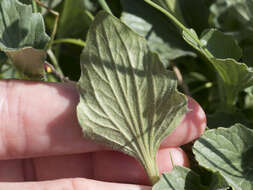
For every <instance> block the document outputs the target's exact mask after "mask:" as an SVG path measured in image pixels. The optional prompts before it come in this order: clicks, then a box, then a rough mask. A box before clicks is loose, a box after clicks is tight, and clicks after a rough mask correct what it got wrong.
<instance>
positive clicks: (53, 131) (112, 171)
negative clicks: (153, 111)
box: [0, 80, 206, 190]
mask: <svg viewBox="0 0 253 190" xmlns="http://www.w3.org/2000/svg"><path fill="white" fill-rule="evenodd" d="M78 101H79V97H78V93H77V91H76V90H75V88H74V86H73V85H71V84H66V83H65V84H64V83H41V82H24V81H17V80H2V81H1V80H0V160H1V161H0V181H1V183H0V190H17V189H19V190H37V189H48V190H51V189H52V190H57V189H66V190H81V189H89V190H107V189H108V190H109V189H110V190H114V189H115V190H118V189H121V190H151V187H149V186H145V185H147V184H148V180H147V177H146V175H145V173H144V171H143V169H142V167H141V166H140V165H139V163H138V162H137V161H136V160H135V159H134V158H131V157H129V156H127V155H124V154H122V153H119V152H115V151H111V150H109V149H108V148H106V147H103V146H101V145H97V144H95V143H93V142H91V141H89V140H85V139H83V137H82V132H81V128H80V127H79V125H78V121H77V118H76V111H75V110H76V105H77V103H78ZM188 107H189V108H190V110H191V112H188V113H187V114H186V115H185V116H184V119H183V120H182V122H181V124H180V125H179V126H178V127H177V128H176V129H175V130H174V131H173V132H172V133H171V134H170V135H169V137H167V138H166V139H165V140H164V141H163V143H162V145H161V148H160V150H159V152H158V157H157V162H158V166H159V170H160V172H164V171H170V170H171V169H172V164H171V159H170V155H171V156H172V160H173V163H174V164H175V165H181V166H188V160H187V156H186V154H185V153H184V152H183V151H182V150H181V149H180V148H178V146H180V145H182V144H185V143H187V142H190V141H192V140H193V139H196V138H198V137H199V136H200V135H201V134H202V133H203V131H204V128H205V125H206V118H205V114H204V112H203V110H202V109H201V107H200V106H199V105H198V104H197V103H196V102H195V101H194V100H193V99H191V98H189V101H188ZM77 177H79V178H77ZM45 180H50V181H45ZM96 180H101V181H96ZM28 181H32V182H28ZM102 181H108V182H102ZM7 182H9V183H7ZM15 182H22V183H15ZM109 182H110V183H109ZM115 182H120V183H121V184H120V183H115ZM123 183H125V184H123ZM126 183H132V185H131V184H126ZM133 183H134V184H142V185H133Z"/></svg>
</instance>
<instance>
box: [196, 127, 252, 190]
mask: <svg viewBox="0 0 253 190" xmlns="http://www.w3.org/2000/svg"><path fill="white" fill-rule="evenodd" d="M193 152H194V154H195V157H196V160H197V161H198V162H199V164H200V165H201V166H203V167H206V168H208V169H210V170H212V171H214V172H216V171H219V172H220V174H221V175H222V176H223V177H224V178H225V180H226V181H227V183H228V184H229V185H230V186H231V187H232V188H234V189H236V190H251V189H253V169H252V168H253V164H252V163H253V130H251V129H248V128H246V127H245V126H243V125H241V124H235V125H234V126H232V127H231V128H218V129H212V130H208V131H206V132H205V133H204V135H203V136H202V137H200V138H199V139H198V140H197V141H196V142H195V144H194V147H193Z"/></svg>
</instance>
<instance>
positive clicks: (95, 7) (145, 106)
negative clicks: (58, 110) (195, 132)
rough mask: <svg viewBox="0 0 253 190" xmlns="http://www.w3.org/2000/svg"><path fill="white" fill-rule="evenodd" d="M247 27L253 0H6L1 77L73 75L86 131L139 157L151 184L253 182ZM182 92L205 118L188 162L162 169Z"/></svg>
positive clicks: (213, 189)
mask: <svg viewBox="0 0 253 190" xmlns="http://www.w3.org/2000/svg"><path fill="white" fill-rule="evenodd" d="M252 32H253V1H252V0H216V1H215V0H108V1H105V0H41V1H38V0H36V1H35V0H34V1H32V0H0V79H8V78H17V79H26V80H42V81H48V82H76V85H77V88H78V90H79V92H80V103H79V105H78V106H77V115H78V119H79V122H80V125H81V126H82V129H83V133H84V136H85V137H86V138H90V139H92V140H94V141H97V142H98V143H103V144H106V145H108V146H110V147H112V148H114V149H116V150H121V151H123V152H124V153H126V154H129V155H131V156H134V157H135V158H136V159H137V160H139V161H140V163H141V164H142V165H143V167H144V168H145V171H146V173H147V175H148V176H149V179H150V181H151V183H152V184H153V189H154V190H161V189H162V190H165V189H166V190H170V189H171V190H172V189H176V190H184V189H186V190H190V189H191V190H192V189H198V190H218V189H219V190H226V189H227V190H228V189H234V190H252V189H253V127H252V126H253V125H252V124H253V71H252V68H253V35H252ZM186 95H187V96H191V97H193V98H194V99H195V100H197V101H198V102H199V103H200V105H201V106H202V107H203V109H204V110H205V112H206V114H207V125H208V128H207V129H206V131H205V132H204V134H203V135H202V136H201V137H200V138H199V139H198V140H196V141H195V142H194V143H193V145H192V152H191V151H188V152H189V156H190V158H191V168H190V169H189V168H183V167H178V166H176V167H175V168H174V169H173V171H172V172H171V173H165V174H163V175H161V176H159V173H158V170H157V166H156V162H155V157H156V152H157V150H158V148H159V145H160V143H161V141H162V140H163V139H164V137H165V136H167V135H168V134H170V133H171V131H172V130H173V129H174V128H175V126H176V125H177V124H178V123H179V122H180V121H181V119H182V116H183V115H184V114H185V113H186V112H187V111H188V110H187V106H186V102H187V98H186ZM186 148H187V147H186Z"/></svg>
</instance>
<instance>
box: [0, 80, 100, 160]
mask: <svg viewBox="0 0 253 190" xmlns="http://www.w3.org/2000/svg"><path fill="white" fill-rule="evenodd" d="M78 101H79V100H78V93H77V92H76V89H75V88H74V86H72V85H70V84H66V83H61V84H56V83H39V82H23V81H16V80H9V81H0V121H1V122H0V131H1V133H0V159H12V158H25V157H35V156H41V155H43V156H46V155H59V154H71V153H80V152H91V151H96V150H101V149H102V146H98V145H97V144H95V143H93V142H91V141H88V140H85V139H83V137H82V132H81V128H80V127H79V125H78V122H77V118H76V105H77V103H78Z"/></svg>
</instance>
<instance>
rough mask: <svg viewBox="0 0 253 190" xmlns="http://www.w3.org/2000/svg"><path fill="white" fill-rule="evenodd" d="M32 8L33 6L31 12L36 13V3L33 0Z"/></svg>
mask: <svg viewBox="0 0 253 190" xmlns="http://www.w3.org/2000/svg"><path fill="white" fill-rule="evenodd" d="M32 8H33V12H34V13H37V12H38V7H37V3H36V2H35V1H34V0H32Z"/></svg>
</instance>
